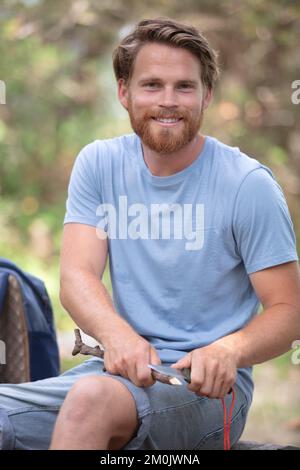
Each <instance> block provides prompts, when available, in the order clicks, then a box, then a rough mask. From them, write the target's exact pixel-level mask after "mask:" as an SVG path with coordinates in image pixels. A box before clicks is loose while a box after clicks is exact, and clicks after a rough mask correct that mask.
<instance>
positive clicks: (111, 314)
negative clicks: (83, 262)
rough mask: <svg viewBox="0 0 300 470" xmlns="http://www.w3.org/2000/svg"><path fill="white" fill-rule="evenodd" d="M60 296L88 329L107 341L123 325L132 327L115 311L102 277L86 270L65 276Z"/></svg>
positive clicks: (102, 340)
mask: <svg viewBox="0 0 300 470" xmlns="http://www.w3.org/2000/svg"><path fill="white" fill-rule="evenodd" d="M60 300H61V303H62V305H63V307H64V308H65V309H66V310H67V311H68V312H69V314H70V315H71V317H72V318H73V320H74V321H75V323H76V324H77V325H78V326H79V328H81V329H82V330H83V331H84V332H85V333H87V334H88V335H90V336H92V337H93V338H95V339H96V340H97V341H98V342H99V343H101V344H103V346H104V347H105V344H106V342H107V340H108V338H110V339H111V338H112V336H116V335H117V334H118V332H119V331H120V330H121V329H122V328H125V329H132V328H131V327H130V325H129V324H128V323H127V322H126V321H125V320H124V319H123V318H121V317H120V315H119V314H118V313H117V312H116V310H115V308H114V306H113V303H112V300H111V297H110V295H109V293H108V291H107V289H106V288H105V286H104V284H103V283H102V281H101V280H100V279H99V278H98V277H97V276H96V275H95V274H93V273H92V272H89V271H87V270H84V271H81V270H78V269H76V272H74V273H73V274H70V275H65V276H64V277H63V276H62V278H61V289H60Z"/></svg>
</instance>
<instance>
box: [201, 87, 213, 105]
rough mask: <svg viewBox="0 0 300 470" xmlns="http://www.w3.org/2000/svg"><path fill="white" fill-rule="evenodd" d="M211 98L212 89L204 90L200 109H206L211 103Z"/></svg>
mask: <svg viewBox="0 0 300 470" xmlns="http://www.w3.org/2000/svg"><path fill="white" fill-rule="evenodd" d="M212 98H213V91H212V89H205V94H204V98H203V102H202V108H203V109H206V108H208V106H209V103H210V102H211V100H212Z"/></svg>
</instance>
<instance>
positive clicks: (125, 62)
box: [113, 17, 219, 90]
mask: <svg viewBox="0 0 300 470" xmlns="http://www.w3.org/2000/svg"><path fill="white" fill-rule="evenodd" d="M150 42H155V43H161V44H166V45H168V46H171V47H179V48H183V49H187V50H188V51H190V52H191V53H192V54H193V55H194V56H196V57H197V58H198V60H199V63H200V65H201V80H202V83H203V85H204V86H205V87H206V88H207V89H209V90H211V89H213V87H214V85H215V82H216V81H217V79H218V76H219V67H218V63H217V53H216V51H214V50H213V49H212V48H211V47H210V45H209V43H208V41H207V39H206V38H205V37H204V36H203V35H202V34H201V33H200V32H199V31H198V30H197V29H196V28H194V27H193V26H190V25H186V24H183V23H179V22H177V21H175V20H172V19H171V18H166V17H160V18H154V19H144V20H142V21H140V22H139V23H138V24H137V25H136V26H135V28H134V30H133V31H132V32H131V33H129V34H128V35H127V36H126V37H124V38H123V39H122V40H121V42H120V44H119V45H118V46H117V47H116V48H115V50H114V51H113V67H114V72H115V76H116V79H117V80H119V79H120V78H122V79H124V81H125V83H127V84H128V83H129V81H130V78H131V76H132V73H133V67H134V62H135V59H136V56H137V54H138V52H139V50H140V49H141V47H142V46H144V45H145V44H147V43H150Z"/></svg>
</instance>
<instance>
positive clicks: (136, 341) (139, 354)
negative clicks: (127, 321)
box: [104, 328, 161, 387]
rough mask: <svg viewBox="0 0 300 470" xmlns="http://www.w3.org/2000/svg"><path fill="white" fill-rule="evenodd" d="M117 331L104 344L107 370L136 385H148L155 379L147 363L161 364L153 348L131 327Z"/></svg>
mask: <svg viewBox="0 0 300 470" xmlns="http://www.w3.org/2000/svg"><path fill="white" fill-rule="evenodd" d="M118 333H119V336H118V337H117V338H116V336H115V335H114V337H113V338H110V339H109V340H108V341H106V342H105V344H104V347H105V354H104V366H105V368H106V370H107V372H109V373H110V374H114V375H121V376H122V377H125V378H127V379H129V380H130V381H131V382H133V383H134V384H135V385H137V386H138V387H150V386H151V385H153V384H154V383H155V380H154V379H153V377H152V372H151V369H150V368H149V367H148V364H156V365H158V364H161V360H160V358H159V356H158V354H157V352H156V350H155V348H154V347H153V346H151V344H150V343H149V342H148V341H146V340H145V339H144V338H142V337H141V336H139V335H138V334H137V333H136V332H135V331H133V330H131V329H127V328H126V331H124V329H118Z"/></svg>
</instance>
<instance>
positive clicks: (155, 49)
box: [118, 43, 211, 154]
mask: <svg viewBox="0 0 300 470" xmlns="http://www.w3.org/2000/svg"><path fill="white" fill-rule="evenodd" d="M200 73H201V72H200V64H199V61H198V59H197V58H196V57H195V56H194V55H193V54H192V53H190V52H189V51H188V50H186V49H180V48H173V47H169V46H167V45H164V44H158V43H148V44H146V45H145V46H143V47H142V48H141V49H140V51H139V52H138V54H137V57H136V61H135V64H134V70H133V74H132V77H131V80H130V83H129V84H128V85H127V86H126V85H125V83H124V81H123V80H122V79H121V80H119V83H118V85H119V99H120V101H121V103H122V105H123V106H124V107H125V108H126V109H127V110H128V113H129V117H130V121H131V126H132V128H133V130H134V131H135V132H136V134H137V135H139V137H140V138H141V140H142V142H143V143H144V144H145V145H146V146H148V147H149V148H150V149H152V150H153V151H155V152H157V153H159V154H170V153H174V152H176V151H178V150H180V149H182V148H183V147H185V146H186V145H187V144H188V143H189V142H191V141H192V140H193V138H194V137H195V136H196V134H197V132H198V131H199V129H200V127H201V123H202V120H203V112H204V109H205V108H206V107H207V106H208V104H209V101H210V98H211V93H210V92H207V91H205V90H204V87H203V85H202V82H201V76H200Z"/></svg>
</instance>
